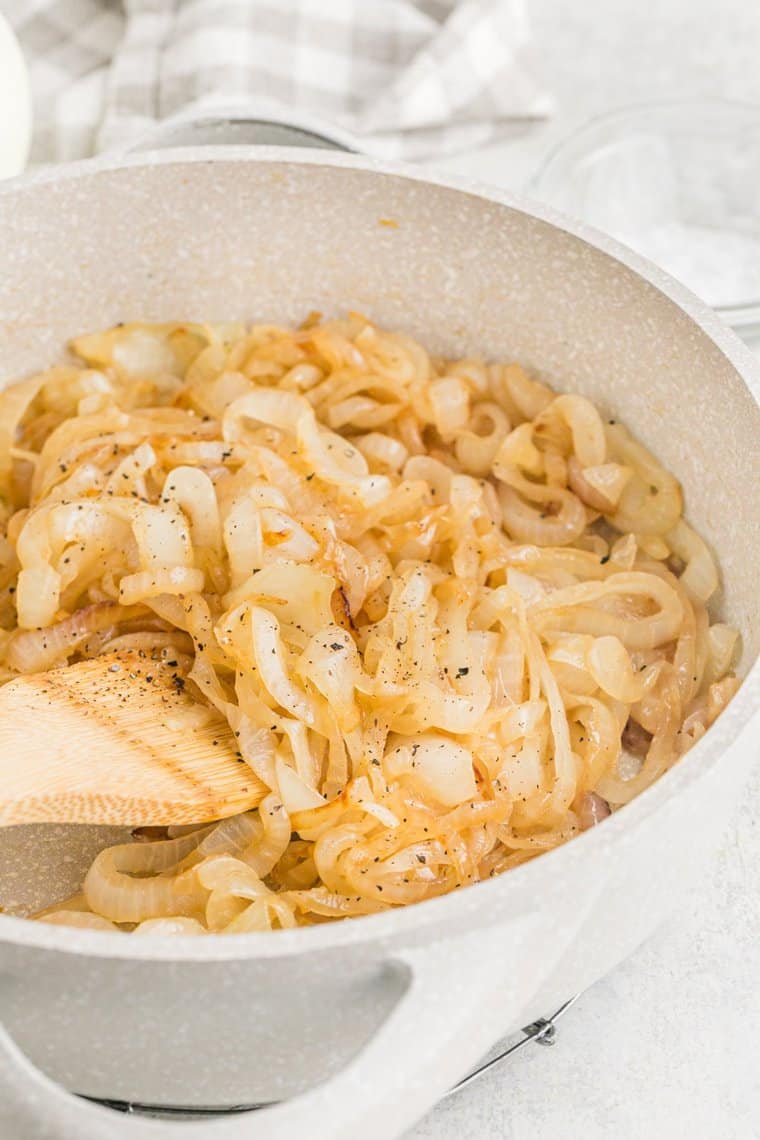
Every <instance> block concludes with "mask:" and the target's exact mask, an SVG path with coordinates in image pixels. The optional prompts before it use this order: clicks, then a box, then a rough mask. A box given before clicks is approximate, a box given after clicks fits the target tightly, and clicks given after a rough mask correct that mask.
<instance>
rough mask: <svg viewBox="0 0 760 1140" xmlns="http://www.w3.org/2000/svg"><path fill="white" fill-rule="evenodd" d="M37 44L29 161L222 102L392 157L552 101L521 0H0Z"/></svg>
mask: <svg viewBox="0 0 760 1140" xmlns="http://www.w3.org/2000/svg"><path fill="white" fill-rule="evenodd" d="M0 10H2V11H3V12H4V13H5V15H6V17H7V18H8V20H9V21H10V23H11V25H12V26H13V27H14V29H15V31H16V34H17V35H18V38H19V40H20V42H21V46H22V48H23V50H24V53H25V55H26V57H27V60H28V63H29V69H30V75H31V83H32V92H33V98H34V103H35V133H34V140H33V148H32V156H31V157H32V162H37V163H39V162H49V161H60V160H67V159H73V158H80V157H83V156H86V155H89V154H92V153H94V152H96V151H99V150H105V149H108V148H110V147H113V146H118V145H124V144H129V143H130V142H133V141H135V140H137V139H138V138H139V139H142V138H144V137H146V136H148V135H149V134H150V130H151V128H153V127H155V125H156V124H157V123H158V122H160V121H162V120H164V119H166V118H168V117H170V116H174V115H177V114H179V113H183V117H184V114H188V115H196V114H198V115H203V114H206V113H213V110H214V108H219V107H220V106H221V105H224V107H225V108H230V107H235V108H237V109H238V111H242V110H244V111H245V112H246V113H248V114H250V115H251V116H252V117H257V118H266V117H267V116H268V114H270V113H272V112H274V113H276V114H279V116H280V118H283V117H284V118H286V119H287V117H288V115H289V114H290V115H292V116H293V118H294V121H295V122H298V121H299V115H307V116H318V117H319V119H320V120H322V121H325V122H327V123H329V124H334V125H335V126H337V127H339V128H340V129H341V130H342V131H344V132H349V133H350V134H351V135H352V136H353V138H354V139H356V142H357V146H358V149H361V150H364V151H366V152H368V153H372V154H378V155H381V156H385V157H407V158H410V157H421V156H426V155H435V154H442V153H446V152H451V151H455V150H458V149H465V148H471V147H475V146H478V145H481V144H483V143H486V142H488V141H489V140H491V139H493V138H494V137H496V136H497V135H498V134H500V133H503V132H504V131H505V130H509V129H510V126H511V125H512V124H513V123H514V122H515V120H518V121H519V120H526V119H527V120H530V119H533V118H539V117H541V116H543V115H546V114H547V113H549V111H550V109H551V104H550V100H549V99H548V97H547V96H546V95H545V94H544V93H543V91H542V90H541V87H540V85H539V84H538V83H537V82H536V79H535V76H534V69H533V65H532V62H531V57H530V36H529V30H528V26H527V21H526V18H525V13H524V9H523V0H123V2H122V0H0Z"/></svg>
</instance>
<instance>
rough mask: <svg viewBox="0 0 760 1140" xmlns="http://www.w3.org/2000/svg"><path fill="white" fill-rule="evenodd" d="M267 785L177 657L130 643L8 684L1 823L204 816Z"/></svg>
mask: <svg viewBox="0 0 760 1140" xmlns="http://www.w3.org/2000/svg"><path fill="white" fill-rule="evenodd" d="M266 794H267V788H266V786H265V785H264V784H263V783H262V782H261V781H260V780H259V779H258V778H257V777H256V776H255V775H254V774H253V772H252V771H251V769H250V768H249V767H248V765H247V764H246V763H245V762H244V761H243V760H242V759H241V758H240V753H239V752H238V750H237V742H236V740H235V737H234V735H233V733H232V731H231V730H230V727H229V725H228V724H227V722H226V721H225V720H223V718H222V717H221V716H220V715H219V714H218V713H217V712H216V711H214V710H212V709H208V710H207V709H206V707H205V706H201V705H199V703H198V702H197V701H195V700H193V698H192V697H191V696H190V694H189V693H187V692H186V691H185V683H184V680H183V678H182V677H181V676H180V674H179V673H178V672H177V669H176V662H175V665H174V667H172V666H171V665H170V664H168V663H166V662H160V661H152V660H150V658H149V657H147V656H146V655H144V654H143V655H142V656H141V655H140V654H138V653H136V652H133V651H120V652H118V653H109V654H104V655H103V656H102V657H96V658H94V659H93V660H92V661H82V662H80V663H79V664H77V665H69V666H66V667H65V668H61V669H53V670H51V671H50V672H48V673H37V674H34V675H32V676H28V677H19V678H17V679H16V680H14V681H10V682H8V684H6V685H4V686H2V687H0V825H3V824H11V823H46V822H51V823H52V822H55V823H100V824H121V825H127V826H134V825H138V824H139V825H150V824H154V825H155V824H172V823H174V824H182V823H201V822H203V821H205V820H211V819H221V818H223V817H224V816H228V815H234V814H235V813H236V812H240V811H247V810H248V809H249V808H252V807H255V806H256V805H257V804H258V803H260V801H261V800H262V799H263V797H264V796H265V795H266Z"/></svg>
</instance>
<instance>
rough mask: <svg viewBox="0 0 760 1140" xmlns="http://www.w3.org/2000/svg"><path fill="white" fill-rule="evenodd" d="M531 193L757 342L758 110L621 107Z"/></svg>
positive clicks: (577, 139) (565, 145)
mask: <svg viewBox="0 0 760 1140" xmlns="http://www.w3.org/2000/svg"><path fill="white" fill-rule="evenodd" d="M529 189H530V192H531V193H532V194H533V196H534V197H536V198H539V199H541V200H542V201H544V202H546V203H549V204H551V205H553V206H556V207H557V209H559V210H562V211H563V212H564V213H566V214H572V215H574V216H575V217H578V218H582V219H583V220H584V221H586V222H588V223H589V224H591V225H593V226H595V227H596V228H597V229H600V230H604V231H605V232H606V233H609V234H611V235H612V236H613V237H616V238H617V239H618V240H619V241H622V242H624V243H625V244H626V245H628V246H630V247H631V248H632V249H635V250H636V251H637V252H638V253H642V254H643V255H644V256H645V257H648V258H649V260H650V261H654V262H656V263H657V264H658V265H661V266H662V267H663V269H666V270H667V271H668V272H669V273H671V274H672V275H673V276H674V277H676V278H678V279H679V280H680V281H682V282H683V283H684V284H685V285H687V286H688V287H689V288H690V289H691V290H692V291H693V292H694V293H696V294H697V295H698V296H700V297H702V299H703V300H705V301H707V303H708V304H710V305H712V306H713V308H715V309H716V310H717V312H718V313H719V314H720V316H721V317H722V318H723V320H724V321H726V323H727V324H729V325H731V326H732V327H733V328H734V329H735V330H736V331H737V332H738V333H739V335H740V336H742V337H743V338H744V339H745V340H747V341H748V342H749V343H751V344H753V345H756V346H760V106H757V107H755V106H749V105H746V104H741V103H731V102H728V101H723V100H712V99H710V100H705V99H689V100H678V101H674V102H664V103H646V104H640V105H638V106H634V107H628V108H624V109H621V110H618V111H613V112H611V113H609V114H606V115H602V116H600V117H599V118H596V119H593V120H592V121H591V122H589V123H587V124H585V126H583V127H581V128H580V129H579V130H577V131H576V132H575V133H573V134H572V135H570V136H569V137H568V138H566V139H565V140H564V141H563V142H562V143H560V145H559V146H558V147H557V148H556V149H555V150H554V151H553V152H552V153H551V154H550V155H549V157H548V158H547V159H546V161H545V162H544V164H543V166H542V167H541V169H540V170H539V171H538V172H537V174H536V175H535V176H534V177H533V179H532V181H531V184H530V187H529Z"/></svg>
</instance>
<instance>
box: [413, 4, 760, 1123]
mask: <svg viewBox="0 0 760 1140" xmlns="http://www.w3.org/2000/svg"><path fill="white" fill-rule="evenodd" d="M531 10H532V20H533V26H534V29H535V32H536V36H537V38H538V40H539V43H540V44H541V45H542V53H543V59H544V65H543V66H544V78H545V80H546V81H547V83H548V85H549V86H550V87H551V88H552V89H553V91H554V94H555V96H556V97H557V106H558V111H557V114H556V115H555V117H554V118H553V119H552V120H551V121H550V122H548V123H546V124H545V125H542V126H540V127H538V128H536V129H535V130H533V131H531V133H530V135H525V136H524V137H522V138H516V139H515V140H513V141H511V142H508V143H502V144H501V145H499V146H494V147H490V148H488V150H486V151H482V152H480V153H479V154H474V155H467V156H458V157H457V158H456V159H449V160H447V161H446V163H445V164H441V163H439V164H438V165H439V166H442V165H445V168H446V169H448V170H451V171H456V172H459V173H467V174H468V175H470V176H473V177H478V178H483V179H484V180H486V179H487V180H489V181H491V182H494V183H497V184H500V185H504V186H509V187H511V188H517V187H523V186H524V184H525V182H526V181H527V180H528V178H529V177H530V176H531V174H532V173H533V171H534V170H535V169H536V167H537V166H538V164H539V163H540V161H541V159H542V157H543V156H544V155H545V154H547V153H548V151H549V150H550V149H551V148H552V147H553V146H554V145H555V143H556V142H557V141H558V140H559V139H560V138H561V137H563V136H564V135H565V133H566V132H568V131H570V130H572V129H573V128H574V127H576V126H577V125H579V124H580V123H581V122H582V121H584V120H585V119H586V118H588V117H589V116H591V115H595V114H599V113H601V112H603V111H606V110H610V109H612V108H613V107H615V106H620V105H622V104H625V103H629V102H635V101H639V100H644V99H656V98H671V97H682V96H690V95H722V96H724V97H729V98H734V99H741V100H748V101H753V102H757V103H760V68H758V64H757V61H758V58H760V5H758V4H756V3H754V2H752V0H662V2H661V3H660V4H658V5H657V9H656V14H655V13H653V11H652V9H651V7H650V6H648V5H643V6H642V5H640V4H637V3H635V0H618V2H617V3H615V4H609V3H608V2H607V0H585V2H584V3H583V4H582V5H568V4H565V3H564V2H563V0H532V4H531ZM675 45H677V50H675V51H674V47H675ZM759 818H760V771H759V772H758V773H757V774H756V775H755V777H754V779H753V781H752V783H751V784H750V786H749V788H748V789H747V795H746V798H745V803H744V806H743V808H742V811H741V814H740V816H739V819H738V821H737V823H736V825H735V826H734V827H733V828H732V830H731V832H730V834H729V835H727V836H726V839H725V842H724V844H723V848H722V851H721V855H720V858H719V859H718V860H717V861H716V862H715V864H714V866H713V869H712V873H711V874H710V876H709V878H708V879H707V881H706V882H705V883H704V886H703V889H702V890H700V891H699V892H698V893H695V894H694V896H693V897H692V898H691V899H690V901H689V904H688V905H687V906H686V907H685V908H683V909H682V911H681V913H680V915H679V916H678V917H676V918H674V919H673V921H672V922H671V923H670V924H669V925H668V926H667V927H666V928H665V929H663V930H662V931H661V932H660V934H658V935H657V936H655V938H653V939H652V940H651V941H650V942H649V943H648V944H647V945H646V946H645V947H643V948H642V949H641V950H640V951H639V953H638V954H636V955H635V956H634V957H633V958H632V959H630V960H629V961H628V962H627V963H625V964H624V965H623V966H621V967H619V968H618V969H617V970H616V971H615V972H614V973H613V974H612V975H611V976H610V977H608V978H607V979H605V980H604V981H602V982H599V983H597V985H595V986H594V987H593V989H591V990H589V991H587V993H586V994H585V995H584V996H583V997H582V998H581V999H580V1001H579V1002H578V1003H577V1005H576V1006H575V1007H574V1008H573V1009H572V1010H571V1011H570V1012H569V1013H568V1014H567V1016H566V1018H565V1019H564V1020H563V1022H562V1025H561V1029H560V1031H559V1034H558V1039H557V1043H556V1045H555V1046H554V1047H553V1048H551V1049H544V1048H539V1047H530V1048H528V1049H527V1050H525V1051H523V1052H522V1053H521V1054H519V1055H518V1057H517V1058H515V1059H514V1060H513V1061H512V1062H511V1063H509V1064H507V1066H505V1067H504V1068H503V1069H502V1070H501V1071H497V1072H495V1073H491V1074H489V1075H488V1076H487V1077H485V1078H484V1079H483V1080H482V1081H481V1082H478V1083H476V1084H474V1085H472V1086H471V1087H470V1088H468V1089H467V1090H465V1091H463V1092H461V1093H459V1094H457V1095H456V1096H454V1097H452V1098H451V1099H449V1100H448V1101H446V1102H445V1103H444V1104H442V1105H440V1106H439V1107H438V1108H437V1109H435V1110H434V1111H433V1112H431V1113H430V1114H429V1115H428V1116H427V1117H426V1118H425V1119H424V1120H423V1121H421V1122H420V1124H419V1125H418V1126H417V1127H416V1128H415V1129H413V1130H412V1131H411V1132H410V1133H409V1134H408V1137H407V1140H528V1138H530V1140H533V1138H536V1140H539V1138H541V1137H554V1138H557V1140H575V1138H576V1137H578V1138H580V1137H582V1138H583V1140H609V1138H610V1137H616V1138H617V1140H651V1138H653V1137H658V1138H662V1140H681V1138H684V1140H686V1138H688V1140H718V1138H719V1140H756V1138H757V1137H758V1136H760V1062H759V1061H758V1057H759V1056H760V824H759V823H758V819H759ZM547 1012H548V1011H547Z"/></svg>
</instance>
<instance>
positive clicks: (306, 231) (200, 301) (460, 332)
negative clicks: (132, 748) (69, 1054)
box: [0, 155, 760, 914]
mask: <svg viewBox="0 0 760 1140" xmlns="http://www.w3.org/2000/svg"><path fill="white" fill-rule="evenodd" d="M389 222H390V223H392V224H388V223H389ZM0 249H2V250H3V255H2V260H3V273H2V275H0V379H1V380H2V382H3V383H7V382H9V381H11V380H12V379H14V378H19V377H21V376H24V375H26V374H28V373H30V372H32V371H34V370H36V369H40V368H42V367H44V366H46V365H48V364H50V363H52V362H53V361H55V360H56V359H57V358H59V357H60V356H61V353H62V347H63V345H64V344H65V342H66V340H67V339H68V338H70V337H71V336H73V335H75V334H80V333H83V332H86V331H92V330H95V329H99V328H102V327H106V326H108V325H111V324H113V323H115V322H117V321H127V320H139V319H143V320H158V321H160V320H169V319H183V320H209V321H214V320H216V321H221V320H239V319H243V320H253V319H256V320H259V321H270V320H271V321H277V322H296V321H299V320H301V319H303V317H304V316H305V315H306V314H307V313H308V312H309V311H311V310H314V309H316V310H319V311H321V312H323V313H325V314H330V315H332V314H339V313H344V312H346V311H347V310H349V309H356V310H359V311H361V312H364V313H366V314H367V315H369V316H370V317H372V318H373V319H375V320H376V321H377V322H379V323H381V324H384V325H387V326H389V327H392V328H396V329H401V330H403V331H405V332H408V333H410V334H411V335H413V336H415V337H417V338H418V339H419V340H421V341H422V342H423V343H424V344H425V345H426V346H427V347H428V348H429V349H431V350H432V351H434V352H436V353H440V354H449V355H452V356H465V355H468V354H478V355H484V356H487V357H492V358H501V359H513V360H517V361H520V362H521V363H522V364H523V365H525V366H526V367H528V368H529V369H532V370H533V371H535V372H536V373H537V374H538V375H540V376H541V378H543V379H544V380H546V381H548V382H549V383H551V384H553V385H555V386H556V387H558V388H562V389H574V390H576V391H580V392H582V393H583V394H585V395H587V396H589V397H590V398H591V399H593V400H594V401H595V402H596V403H597V404H598V405H599V406H600V408H601V409H602V411H603V413H604V414H605V415H607V416H608V417H609V418H620V419H621V420H623V421H624V422H625V423H626V424H627V425H628V427H629V428H631V429H632V430H633V431H634V432H635V433H636V434H637V435H638V436H639V437H640V438H641V439H642V440H643V441H644V442H645V443H646V444H647V445H648V446H650V447H651V448H652V449H653V450H654V452H655V453H656V454H657V455H658V457H659V458H660V459H661V460H662V461H663V462H664V463H665V464H666V465H667V466H668V467H669V468H670V469H671V470H672V471H674V472H675V473H676V474H677V475H678V477H679V478H680V480H681V481H682V483H683V486H684V490H685V495H686V504H687V514H688V516H689V517H690V519H691V520H692V521H694V523H695V524H696V525H697V527H698V529H699V530H700V532H701V533H702V534H703V535H704V537H705V538H706V539H707V540H708V541H709V542H710V544H711V545H712V547H713V549H714V550H715V551H716V552H717V553H718V556H719V559H720V565H721V570H722V575H723V583H724V587H723V590H722V592H721V596H720V597H719V598H718V601H717V603H716V607H715V610H716V612H717V613H720V614H721V616H723V617H724V618H725V620H728V621H731V622H732V623H733V624H735V625H736V626H738V627H739V628H740V629H741V631H742V635H743V643H744V662H743V664H744V668H746V667H747V666H748V665H749V663H750V662H751V661H752V660H753V659H754V656H755V654H756V652H757V648H758V645H757V641H758V619H757V607H756V600H755V599H756V569H755V567H756V564H757V551H758V522H757V518H756V512H755V508H754V500H755V495H756V489H757V477H758V439H760V413H759V412H758V407H757V405H756V403H755V401H754V400H753V399H752V396H751V395H750V393H749V391H748V390H747V388H746V386H745V385H744V383H743V381H742V379H741V377H740V376H739V375H738V373H737V372H736V370H735V368H734V367H733V365H732V364H731V363H730V362H729V360H728V359H727V358H726V357H725V356H724V355H723V354H722V352H721V351H720V350H719V349H718V348H717V347H716V345H715V344H714V343H713V342H712V341H711V339H710V338H709V337H708V336H707V335H706V334H705V333H703V332H702V331H701V330H700V329H699V327H698V326H697V325H696V324H695V323H694V322H693V321H692V320H691V319H690V318H689V317H687V316H686V315H685V314H684V313H683V312H682V311H681V310H680V309H679V308H678V306H677V305H675V304H674V303H673V302H672V301H670V300H669V299H668V298H666V297H665V296H664V295H663V294H662V293H660V292H659V291H658V290H657V289H656V288H654V286H652V285H650V284H648V283H647V282H646V281H645V280H644V279H643V278H641V277H640V276H638V274H636V273H634V272H633V271H632V270H630V269H628V268H626V267H625V266H623V265H622V264H621V263H620V262H617V261H616V260H614V259H613V258H611V257H609V256H608V255H606V254H604V253H602V252H600V251H599V250H598V249H596V248H594V247H593V246H591V245H589V244H587V243H586V242H584V241H582V240H581V239H579V238H577V237H575V236H573V235H571V234H568V233H566V232H565V231H563V230H560V229H558V228H555V227H554V226H551V225H549V224H548V223H546V222H543V221H541V220H539V219H537V218H535V217H533V216H531V215H530V214H528V213H523V212H521V211H520V210H517V209H513V208H510V207H507V206H504V205H500V204H498V203H496V202H492V201H489V200H488V199H486V198H482V197H479V196H476V195H473V194H470V193H465V192H462V191H460V190H456V189H451V188H448V187H445V186H437V185H430V184H426V183H424V182H418V181H416V180H413V179H410V178H407V177H403V176H399V175H394V174H380V173H377V172H375V171H371V170H365V169H361V168H359V169H354V168H352V167H351V166H350V165H346V164H345V160H344V164H342V165H341V164H340V163H338V164H335V165H320V163H319V162H297V161H293V160H291V159H287V160H286V159H282V160H268V161H259V162H256V161H243V160H241V159H240V157H239V156H237V157H233V156H230V157H228V158H224V159H223V158H219V159H216V160H214V161H209V160H208V158H207V156H205V155H204V156H203V157H202V158H199V159H196V160H195V161H193V160H190V159H170V160H165V161H162V162H159V163H156V162H154V161H147V162H146V163H145V164H143V165H131V166H129V167H126V168H122V169H110V170H109V169H106V170H95V171H92V170H90V171H86V172H84V173H77V174H76V175H74V176H66V177H63V178H62V179H60V180H57V181H49V182H42V183H39V184H36V185H31V186H27V187H19V188H18V189H17V190H12V191H9V192H6V193H5V194H3V195H0ZM20 762H22V761H21V758H20ZM124 834H125V833H124V832H117V831H115V830H114V829H93V828H85V827H60V826H52V825H49V826H34V827H14V828H7V829H5V830H4V831H2V832H0V905H2V906H3V907H5V908H6V909H7V910H9V911H11V912H14V913H21V914H23V913H29V912H30V910H34V909H36V908H38V907H40V906H42V905H45V904H47V903H49V902H52V901H54V900H55V899H58V898H61V897H64V896H65V895H66V894H68V893H70V892H71V891H72V890H74V889H75V888H76V886H77V885H78V884H79V883H80V882H81V877H82V874H83V871H84V869H85V868H86V867H87V865H88V864H89V862H90V861H91V859H92V857H93V855H94V854H95V852H96V851H97V850H98V849H99V848H100V847H102V846H105V845H107V844H109V843H112V842H114V841H115V840H117V839H119V838H121V837H122V836H123V835H124Z"/></svg>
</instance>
